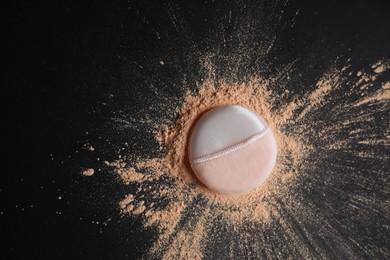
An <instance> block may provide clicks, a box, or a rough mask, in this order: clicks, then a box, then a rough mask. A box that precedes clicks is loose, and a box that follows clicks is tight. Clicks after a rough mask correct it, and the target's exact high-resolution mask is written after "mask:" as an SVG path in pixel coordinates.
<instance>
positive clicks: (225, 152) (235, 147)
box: [191, 126, 270, 164]
mask: <svg viewBox="0 0 390 260" xmlns="http://www.w3.org/2000/svg"><path fill="white" fill-rule="evenodd" d="M269 129H270V128H269V127H268V126H267V127H266V128H265V129H264V130H263V131H261V132H260V133H257V134H255V135H254V136H252V137H251V138H249V139H248V140H246V141H244V142H241V143H239V144H236V145H233V146H230V147H228V148H226V149H224V150H222V151H219V152H215V153H212V154H209V155H205V156H201V157H199V158H196V159H194V160H192V161H191V163H192V164H196V163H204V162H208V161H211V160H215V159H218V158H221V157H223V156H225V155H229V154H231V153H234V152H236V151H238V150H241V149H243V148H245V147H247V146H248V145H250V144H252V143H254V142H256V141H257V140H259V139H260V138H262V137H263V136H265V135H266V134H267V133H268V132H269Z"/></svg>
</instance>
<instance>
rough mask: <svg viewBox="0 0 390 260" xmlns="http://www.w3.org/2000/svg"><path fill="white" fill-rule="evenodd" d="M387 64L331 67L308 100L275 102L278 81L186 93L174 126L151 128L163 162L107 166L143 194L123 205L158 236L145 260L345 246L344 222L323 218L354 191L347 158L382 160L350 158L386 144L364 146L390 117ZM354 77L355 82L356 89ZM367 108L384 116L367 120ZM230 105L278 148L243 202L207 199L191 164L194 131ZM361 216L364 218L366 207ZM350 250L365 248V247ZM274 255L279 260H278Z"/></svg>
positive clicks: (206, 83) (306, 254)
mask: <svg viewBox="0 0 390 260" xmlns="http://www.w3.org/2000/svg"><path fill="white" fill-rule="evenodd" d="M383 64H387V63H386V62H383V61H381V62H379V63H377V65H376V66H375V67H373V69H374V71H372V72H362V70H359V71H351V68H350V67H349V66H345V67H344V68H342V69H338V68H337V67H336V66H335V67H334V68H332V69H331V70H330V71H328V72H327V73H325V74H324V75H323V77H322V78H321V79H320V80H318V82H317V83H316V84H315V85H313V86H311V87H310V88H308V89H310V91H309V92H308V93H306V94H304V95H303V96H298V95H295V96H293V97H292V98H283V97H282V96H280V95H278V94H277V93H276V91H277V89H275V87H274V83H275V82H276V79H275V78H268V79H264V78H261V77H252V78H250V79H248V80H247V81H245V82H240V83H235V82H227V81H224V80H218V81H217V80H215V79H212V77H211V78H210V79H208V80H203V81H202V83H199V85H198V87H197V89H196V90H195V91H190V90H188V91H187V92H186V94H185V95H184V96H183V99H182V102H181V105H180V106H178V107H177V109H176V115H177V117H176V121H175V122H174V123H173V124H165V123H162V124H159V125H158V124H157V127H156V122H150V123H151V125H152V126H151V128H153V129H155V132H154V134H155V136H154V137H155V140H156V142H158V144H159V147H160V152H161V157H155V158H138V159H137V160H136V161H134V160H129V159H125V158H120V159H118V160H116V161H114V162H111V163H109V162H107V163H106V165H107V166H110V167H113V168H114V171H115V172H116V173H117V174H118V176H119V177H120V178H121V180H122V181H123V183H124V184H126V185H133V186H135V187H136V188H137V192H133V193H132V194H128V195H127V196H126V197H125V198H123V200H122V201H121V202H120V203H119V208H120V210H121V212H122V213H123V214H124V215H130V216H132V217H134V218H139V219H141V220H142V223H143V225H144V228H154V229H155V230H156V231H157V232H158V236H157V239H156V241H154V242H153V244H152V246H151V247H150V250H149V252H147V253H146V255H145V256H143V257H144V258H145V259H149V258H162V259H201V258H203V257H205V252H206V251H207V248H211V247H222V245H221V244H218V243H219V241H225V242H224V243H227V246H226V247H227V248H228V251H229V252H228V255H229V257H231V258H237V255H239V254H242V252H244V255H247V256H249V255H252V256H260V255H262V256H265V257H266V256H275V255H279V256H286V255H294V256H301V257H302V258H311V257H312V256H313V253H312V252H313V250H314V251H315V252H317V256H322V257H325V256H327V253H326V252H327V251H326V250H325V249H324V247H323V246H322V245H321V244H318V242H316V241H317V240H316V239H315V238H314V237H311V236H310V235H309V231H308V230H307V229H308V227H309V226H310V227H311V228H312V229H315V230H316V231H315V232H317V233H318V234H326V236H327V237H328V236H329V237H332V238H334V239H336V240H337V239H339V240H340V241H341V239H340V237H341V235H342V234H341V233H342V232H347V231H345V230H344V231H342V230H343V229H344V226H340V224H339V222H337V221H334V220H333V219H329V218H328V217H327V215H328V214H330V215H332V214H333V213H332V212H333V211H334V210H335V208H334V206H332V205H333V204H335V203H336V202H334V201H331V200H330V198H332V197H337V196H338V195H339V194H340V192H341V191H342V189H343V185H351V184H350V183H353V182H354V179H353V177H352V176H348V175H345V174H344V175H343V176H342V177H340V176H339V175H337V174H338V173H339V172H343V169H346V168H345V167H352V168H353V167H354V165H353V164H350V165H349V164H348V165H347V166H346V165H345V164H346V163H345V162H343V161H340V158H343V154H345V153H348V154H350V156H352V157H353V158H356V160H364V158H373V156H379V157H380V158H383V155H381V154H378V152H376V150H373V151H372V152H370V151H365V152H362V151H355V150H354V149H356V145H378V144H385V145H386V144H387V145H388V143H389V140H388V136H387V137H386V136H385V135H383V134H381V133H378V134H377V135H376V136H368V135H366V129H365V128H364V127H366V125H365V124H367V127H370V124H373V122H375V121H374V120H375V117H373V116H372V115H373V113H377V114H380V113H383V112H384V111H386V109H388V108H386V102H387V101H388V100H389V98H390V97H389V91H388V90H389V82H385V83H383V84H381V85H380V84H378V82H377V79H378V77H380V76H381V74H382V73H383V71H385V69H383V70H382V69H378V68H379V67H381V66H384V65H383ZM211 74H212V73H211ZM350 75H355V76H357V78H354V79H352V80H351V78H350V77H349V76H350ZM347 100H352V102H349V101H347ZM370 104H383V106H376V107H375V108H372V109H371V110H367V109H366V106H367V105H370ZM224 105H241V106H245V107H247V108H249V109H251V110H253V111H256V112H257V113H258V114H260V115H262V116H263V118H264V119H265V121H266V122H267V124H268V125H269V126H270V127H271V129H272V131H273V133H274V135H275V138H276V142H277V146H278V158H277V163H276V166H275V168H274V169H273V172H272V173H271V176H270V178H269V179H268V180H267V181H266V182H265V183H264V184H263V185H262V186H260V187H259V188H257V189H255V190H253V191H251V192H249V193H247V194H243V195H222V194H216V193H213V192H210V191H209V190H207V189H206V188H205V187H204V186H203V185H202V184H201V183H200V182H199V181H198V180H197V179H196V177H195V176H194V174H193V172H192V171H191V168H190V165H189V162H188V153H187V148H188V139H189V136H190V134H191V131H192V129H193V126H194V125H195V123H196V122H197V120H198V119H199V118H200V116H201V115H202V114H204V113H205V112H207V111H208V110H210V109H212V108H215V107H218V106H224ZM116 122H118V121H116ZM329 161H332V163H329ZM324 165H325V166H324ZM321 167H322V169H325V168H326V174H324V172H323V171H319V170H318V169H319V168H321ZM335 176H338V177H337V178H336V177H335ZM356 178H362V177H356ZM354 198H356V196H354V195H351V197H350V198H344V199H345V200H347V201H348V203H350V204H351V205H352V204H353V203H355V202H353V201H354V200H353V199H354ZM158 201H163V202H164V203H158ZM332 203H333V204H332ZM367 203H368V202H367ZM350 204H347V205H350ZM357 207H358V208H359V209H362V208H364V206H363V204H362V205H360V206H357ZM347 210H349V211H348V214H349V213H350V212H354V210H355V209H354V208H349V206H348V209H347ZM324 212H325V213H324ZM348 214H347V215H348ZM352 218H353V217H352ZM318 223H321V225H319V224H318ZM281 230H283V232H281ZM311 232H314V231H313V230H312V231H311ZM286 241H288V243H287V242H286ZM340 243H341V242H340ZM342 243H344V244H342V246H343V248H344V249H345V250H347V251H348V250H349V251H348V254H349V255H354V252H353V250H350V249H349V248H352V247H353V246H354V245H352V244H349V242H342ZM354 243H355V244H356V243H357V244H358V245H359V246H361V247H364V245H363V244H362V243H363V242H362V241H357V242H354ZM276 245H277V247H278V252H274V246H276ZM221 250H226V249H221ZM365 250H370V249H365ZM209 257H210V256H209Z"/></svg>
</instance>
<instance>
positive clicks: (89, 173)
mask: <svg viewBox="0 0 390 260" xmlns="http://www.w3.org/2000/svg"><path fill="white" fill-rule="evenodd" d="M94 173H95V170H94V169H92V168H88V169H86V170H84V171H82V172H81V174H82V175H84V176H88V177H89V176H92V175H93V174H94Z"/></svg>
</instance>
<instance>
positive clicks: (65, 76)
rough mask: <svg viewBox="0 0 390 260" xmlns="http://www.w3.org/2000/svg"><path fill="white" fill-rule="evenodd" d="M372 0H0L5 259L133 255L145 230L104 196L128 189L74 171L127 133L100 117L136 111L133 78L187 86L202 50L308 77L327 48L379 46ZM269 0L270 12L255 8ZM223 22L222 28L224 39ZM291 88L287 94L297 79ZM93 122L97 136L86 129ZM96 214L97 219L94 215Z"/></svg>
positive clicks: (220, 63) (319, 68)
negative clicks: (2, 2)
mask: <svg viewBox="0 0 390 260" xmlns="http://www.w3.org/2000/svg"><path fill="white" fill-rule="evenodd" d="M384 2H385V1H383V2H379V1H286V2H285V3H284V2H274V1H258V2H248V3H246V2H245V1H243V2H241V1H203V2H199V1H176V2H173V1H172V2H170V1H164V2H163V3H154V2H153V1H129V2H114V1H96V2H93V1H62V2H56V1H51V2H48V3H39V4H38V3H34V2H33V1H31V2H29V3H21V2H19V3H17V2H13V3H8V6H6V7H4V8H2V17H3V18H4V19H5V22H3V23H2V25H1V26H2V29H3V30H2V32H3V33H2V35H3V37H2V41H3V43H5V47H3V49H2V51H3V59H2V60H3V62H4V65H5V68H3V72H2V79H3V84H2V92H3V94H2V95H1V96H2V98H3V99H4V100H3V104H5V108H4V109H3V111H4V112H5V113H4V114H5V117H4V119H3V123H2V128H3V129H5V130H6V133H5V134H3V138H4V141H3V142H4V144H5V145H4V146H3V149H4V150H3V151H4V156H3V159H4V162H5V163H4V164H5V166H6V167H3V172H2V174H1V182H0V189H1V190H0V194H1V201H2V202H1V212H2V213H1V215H0V219H1V223H2V227H1V234H2V238H3V239H5V240H6V243H5V244H3V246H5V249H6V252H8V253H10V254H11V255H12V258H22V257H24V258H26V257H28V258H37V257H40V258H57V259H69V258H74V259H90V258H97V259H113V258H125V257H127V258H129V259H136V258H137V257H138V256H139V255H140V254H141V253H142V252H144V251H145V250H146V249H147V248H148V247H149V246H150V241H152V239H153V237H154V234H153V233H146V232H145V231H142V229H141V225H140V223H138V222H137V220H131V219H128V218H123V217H121V216H119V213H118V209H117V202H118V201H119V200H120V198H122V197H123V196H124V194H126V192H127V191H128V189H129V188H127V187H125V186H123V185H122V184H120V181H119V180H118V179H117V178H116V177H115V176H114V175H110V174H97V175H96V176H94V178H85V177H83V176H81V175H80V174H79V172H80V170H81V169H82V168H81V167H95V166H96V165H95V164H97V162H96V157H104V158H106V159H107V160H110V159H115V158H117V155H118V154H117V152H116V149H115V147H117V145H116V144H118V145H119V144H120V143H121V142H123V141H124V140H125V138H126V137H124V136H119V137H118V136H116V135H115V133H114V131H111V130H110V129H109V127H110V125H109V124H107V120H108V118H110V116H112V114H113V111H114V112H115V111H118V110H121V109H123V110H124V111H125V112H126V113H132V114H137V113H140V111H141V113H142V111H145V110H147V109H148V107H149V106H150V104H151V103H152V102H156V101H154V100H151V99H150V98H149V97H150V93H149V91H150V90H148V89H146V88H145V87H144V86H145V84H146V83H154V84H155V85H156V87H157V88H158V89H159V90H161V91H162V92H163V93H164V94H165V95H170V96H177V97H178V98H180V97H181V96H182V95H183V92H184V89H183V88H182V87H181V82H182V81H183V77H184V78H185V79H186V82H187V83H188V85H189V86H190V87H192V88H195V84H196V82H199V81H200V80H201V78H203V77H204V76H205V73H206V72H205V71H204V70H203V68H202V66H201V64H200V62H199V59H198V58H199V56H200V55H201V54H204V53H214V54H215V56H214V63H215V64H216V65H217V74H216V77H217V78H227V79H228V80H236V81H241V80H245V79H246V78H247V77H248V76H250V75H253V74H255V73H256V71H262V73H263V74H264V75H267V74H272V73H273V72H275V70H277V68H279V67H281V66H282V65H283V64H288V63H289V62H292V61H294V60H298V62H297V63H296V66H297V68H298V69H299V68H304V69H305V71H306V74H305V76H302V77H301V79H300V81H301V82H305V83H307V85H310V84H312V83H313V82H315V81H316V80H317V79H318V78H319V76H320V75H322V73H323V72H324V71H325V70H326V68H328V67H329V66H330V64H331V63H332V62H334V61H335V60H338V61H339V62H340V63H342V62H343V61H346V60H347V59H348V58H352V59H353V61H354V63H353V64H354V66H357V67H364V66H368V65H369V64H372V63H374V62H375V61H377V60H378V59H383V58H388V57H389V42H390V32H389V25H390V16H389V12H388V10H389V9H388V8H387V6H386V4H385V3H384ZM275 3H276V5H277V6H279V7H280V8H281V9H282V10H283V13H282V14H281V13H279V12H278V13H277V14H273V13H266V12H263V11H261V10H263V9H266V10H269V9H272V8H271V7H270V6H273V5H274V4H275ZM297 10H299V12H298V15H297V16H296V18H294V17H295V14H296V12H297ZM230 11H231V16H232V17H233V19H234V18H235V17H236V18H237V17H244V18H245V19H246V20H245V19H244V18H243V21H244V22H243V23H242V24H245V22H247V23H248V24H250V23H251V22H254V23H255V25H254V26H253V27H251V28H255V29H251V28H250V29H248V30H247V31H245V27H243V28H244V30H243V31H242V34H241V36H240V37H239V38H240V39H241V40H240V41H239V40H238V36H237V34H236V31H237V28H233V27H231V26H230V27H229V25H228V24H227V22H226V21H227V20H226V19H227V16H228V15H229V12H230ZM172 12H173V13H174V14H175V17H174V18H172V17H173V16H172ZM279 16H280V17H281V20H280V22H277V21H278V20H279ZM264 17H265V18H264ZM294 19H295V21H294V23H295V24H294V26H293V27H290V25H291V23H292V20H294ZM173 20H174V21H176V23H173ZM222 25H226V27H225V28H226V29H225V33H226V35H228V36H229V35H230V36H231V37H230V40H229V39H228V42H227V44H226V46H222V45H221V36H220V28H221V26H222ZM267 28H268V29H267ZM269 28H270V29H269ZM266 29H267V30H268V31H269V32H268V33H269V34H270V35H276V41H275V44H274V45H275V46H276V47H275V48H273V49H272V50H271V52H270V53H269V54H268V55H266V56H264V55H260V51H259V53H257V52H256V50H257V49H258V50H260V47H261V46H262V41H267V38H266V37H265V38H264V37H263V36H261V31H262V30H266ZM156 32H158V33H159V37H160V39H157V37H156ZM268 40H269V39H268ZM240 42H241V43H242V44H243V45H244V47H245V46H248V48H249V49H250V51H249V52H246V53H249V54H250V55H248V56H245V57H246V59H247V60H246V61H245V62H244V65H245V66H242V67H241V68H239V69H238V70H237V71H236V73H235V74H234V75H233V74H232V73H231V72H232V71H231V69H230V67H229V66H227V65H228V64H229V62H230V60H231V55H233V56H234V57H235V56H240V50H241V49H242V47H240V48H241V49H240V48H238V47H237V46H238V45H239V44H240ZM257 47H259V48H257ZM160 60H164V63H165V64H164V69H161V64H160V63H159V61H160ZM296 86H297V87H296V88H295V89H294V91H295V92H296V93H304V92H305V91H306V89H305V88H304V87H302V84H297V85H296ZM110 95H112V96H113V97H114V98H109V96H110ZM157 102H158V101H157ZM128 104H131V106H129V105H128ZM175 105H177V104H172V106H175ZM124 108H126V109H124ZM161 113H164V111H161ZM165 116H168V117H169V116H171V117H174V115H165ZM102 133H104V134H105V135H104V136H103V139H104V140H109V141H110V145H108V144H107V142H105V141H99V140H101V139H102ZM128 134H129V135H131V136H132V137H133V138H135V139H137V141H138V142H140V143H142V145H138V146H134V147H133V148H132V150H131V151H130V153H131V154H135V155H146V156H152V155H153V153H154V152H153V151H154V150H155V148H156V147H157V145H156V144H155V143H154V141H153V138H151V136H149V137H148V138H144V136H143V135H142V129H140V131H139V132H134V133H128ZM88 142H90V143H97V144H98V148H99V149H97V153H98V155H96V154H95V155H94V157H93V158H92V157H90V155H89V154H88V153H86V152H85V151H83V149H82V147H83V144H85V143H88ZM76 151H78V152H76ZM97 168H99V166H97V167H96V169H97ZM59 197H61V199H59ZM109 218H110V219H111V220H110V221H109V223H108V225H107V226H105V225H102V224H101V223H103V222H107V221H108V219H109ZM96 222H99V224H96ZM8 253H7V254H8Z"/></svg>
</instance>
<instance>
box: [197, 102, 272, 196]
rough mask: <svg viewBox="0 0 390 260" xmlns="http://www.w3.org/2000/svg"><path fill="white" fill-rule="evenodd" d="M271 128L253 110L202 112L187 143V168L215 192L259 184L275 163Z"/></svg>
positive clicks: (236, 191)
mask: <svg viewBox="0 0 390 260" xmlns="http://www.w3.org/2000/svg"><path fill="white" fill-rule="evenodd" d="M276 154H277V148H276V142H275V138H274V136H273V134H272V131H271V129H270V128H269V127H268V126H267V124H266V123H265V122H264V120H263V119H262V118H261V117H260V116H259V115H258V114H256V113H255V112H253V111H251V110H249V109H247V108H245V107H242V106H224V107H218V108H214V109H212V110H210V111H208V112H207V113H205V114H204V115H203V116H202V117H201V119H200V120H199V121H198V123H197V124H196V126H195V129H194V131H193V133H192V136H191V140H190V145H189V159H190V163H191V168H192V170H193V171H194V173H195V174H196V176H197V177H198V179H199V180H200V181H201V182H202V183H203V184H204V185H205V186H206V187H208V188H209V189H210V190H212V191H215V192H218V193H226V194H239V193H244V192H248V191H250V190H252V189H254V188H256V187H258V186H260V185H261V184H262V183H263V182H264V181H265V180H266V179H267V178H268V176H269V174H270V173H271V171H272V168H273V167H274V165H275V162H276Z"/></svg>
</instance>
